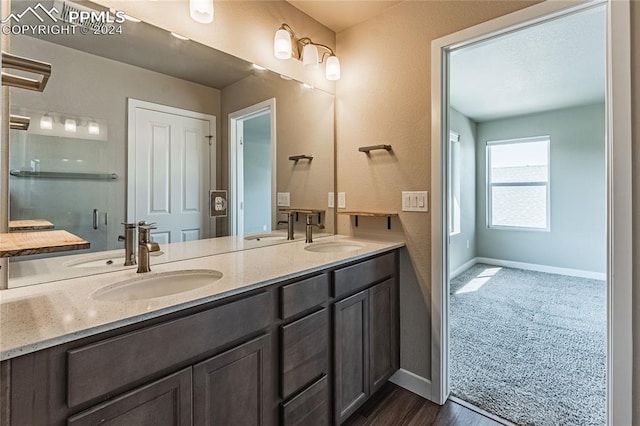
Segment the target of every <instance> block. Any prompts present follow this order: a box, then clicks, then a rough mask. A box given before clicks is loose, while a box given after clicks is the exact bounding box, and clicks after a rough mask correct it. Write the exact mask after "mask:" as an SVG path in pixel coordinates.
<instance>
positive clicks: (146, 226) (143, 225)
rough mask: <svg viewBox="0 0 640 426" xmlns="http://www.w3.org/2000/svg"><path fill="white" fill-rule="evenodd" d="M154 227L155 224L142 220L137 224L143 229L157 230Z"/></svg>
mask: <svg viewBox="0 0 640 426" xmlns="http://www.w3.org/2000/svg"><path fill="white" fill-rule="evenodd" d="M154 225H156V222H151V223H147V222H146V221H144V220H141V221H140V222H138V226H139V227H141V228H144V229H157V228H156V227H155V226H154Z"/></svg>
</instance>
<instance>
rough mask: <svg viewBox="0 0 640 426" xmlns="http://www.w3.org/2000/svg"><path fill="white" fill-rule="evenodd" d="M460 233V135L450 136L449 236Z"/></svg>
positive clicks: (452, 133) (453, 134)
mask: <svg viewBox="0 0 640 426" xmlns="http://www.w3.org/2000/svg"><path fill="white" fill-rule="evenodd" d="M459 232H460V135H459V134H457V133H455V132H451V133H450V134H449V234H450V235H453V234H457V233H459Z"/></svg>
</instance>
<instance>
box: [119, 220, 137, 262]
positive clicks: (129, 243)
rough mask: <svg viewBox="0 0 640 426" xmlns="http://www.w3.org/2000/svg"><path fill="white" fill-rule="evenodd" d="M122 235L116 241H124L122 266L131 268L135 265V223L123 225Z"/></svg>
mask: <svg viewBox="0 0 640 426" xmlns="http://www.w3.org/2000/svg"><path fill="white" fill-rule="evenodd" d="M123 225H124V235H120V236H118V241H124V266H131V265H135V264H136V250H135V239H136V224H135V223H123Z"/></svg>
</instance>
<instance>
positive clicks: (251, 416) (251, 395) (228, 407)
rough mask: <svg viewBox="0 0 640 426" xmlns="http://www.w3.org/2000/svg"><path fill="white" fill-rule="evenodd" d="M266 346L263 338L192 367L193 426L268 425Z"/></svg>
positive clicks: (268, 361) (266, 340)
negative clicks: (266, 407)
mask: <svg viewBox="0 0 640 426" xmlns="http://www.w3.org/2000/svg"><path fill="white" fill-rule="evenodd" d="M269 345H270V336H269V335H265V336H262V337H259V338H257V339H254V340H251V341H249V342H247V343H245V344H243V345H240V346H238V347H236V348H233V349H231V350H229V351H227V352H223V353H222V354H220V355H217V356H215V357H213V358H210V359H208V360H206V361H203V362H201V363H199V364H196V365H194V366H193V395H194V397H193V424H194V426H212V425H238V426H242V425H247V426H261V425H267V424H271V422H270V421H268V420H267V416H266V415H265V411H266V410H265V405H267V404H268V401H269V400H270V395H269V389H270V386H269V383H270V382H269V371H270V364H271V363H270V359H269V354H270V352H271V351H270V348H269Z"/></svg>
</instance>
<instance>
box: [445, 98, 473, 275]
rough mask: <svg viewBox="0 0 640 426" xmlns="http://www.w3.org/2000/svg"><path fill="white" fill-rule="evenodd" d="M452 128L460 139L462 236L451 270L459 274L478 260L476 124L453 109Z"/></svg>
mask: <svg viewBox="0 0 640 426" xmlns="http://www.w3.org/2000/svg"><path fill="white" fill-rule="evenodd" d="M449 128H450V129H451V131H453V132H456V133H457V134H459V135H460V142H459V144H460V170H461V173H460V178H461V179H460V233H458V234H454V235H451V240H450V241H451V242H450V244H449V250H450V252H449V256H450V262H449V270H450V271H455V270H456V269H457V268H459V267H460V266H462V265H464V264H465V263H466V262H468V261H470V260H471V259H473V258H474V257H476V123H475V122H474V121H472V120H470V119H469V118H467V117H465V116H464V115H462V114H461V113H460V112H458V111H457V110H455V109H453V108H451V109H449ZM467 242H468V245H469V247H468V248H467Z"/></svg>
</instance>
